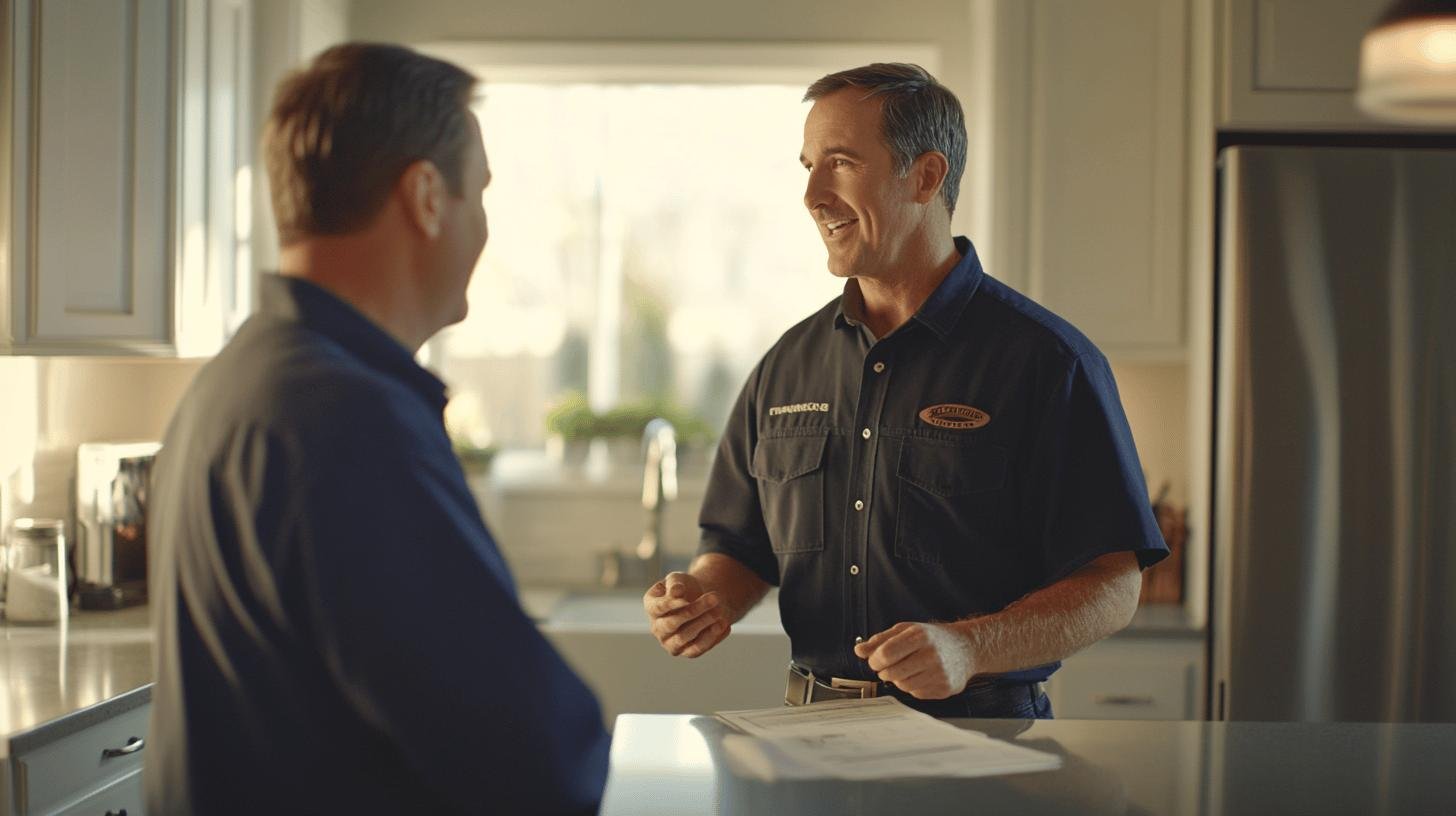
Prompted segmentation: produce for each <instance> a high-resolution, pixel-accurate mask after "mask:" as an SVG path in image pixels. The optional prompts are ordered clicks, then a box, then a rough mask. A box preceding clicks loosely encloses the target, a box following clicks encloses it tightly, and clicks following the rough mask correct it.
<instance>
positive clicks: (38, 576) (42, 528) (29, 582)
mask: <svg viewBox="0 0 1456 816" xmlns="http://www.w3.org/2000/svg"><path fill="white" fill-rule="evenodd" d="M5 562H6V570H5V619H6V620H8V621H10V622H11V623H56V622H59V621H63V620H65V619H66V612H67V610H68V608H69V604H68V603H67V601H66V525H65V523H64V522H62V521H61V520H59V519H38V518H22V519H16V520H15V523H14V524H13V525H11V527H10V537H9V542H8V544H7V546H6V548H5Z"/></svg>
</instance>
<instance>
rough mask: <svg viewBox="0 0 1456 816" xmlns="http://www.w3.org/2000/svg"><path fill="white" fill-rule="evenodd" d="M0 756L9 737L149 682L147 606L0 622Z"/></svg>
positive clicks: (149, 657)
mask: <svg viewBox="0 0 1456 816" xmlns="http://www.w3.org/2000/svg"><path fill="white" fill-rule="evenodd" d="M0 682H3V684H4V688H5V699H4V702H3V704H0V758H3V757H5V756H6V755H7V754H8V751H9V743H10V738H11V737H12V736H14V735H15V734H18V733H20V732H23V731H27V730H29V729H31V728H34V727H36V726H38V725H41V724H43V723H47V722H50V721H52V720H56V719H58V718H60V717H64V716H66V715H68V714H72V713H75V712H77V711H80V710H81V709H84V708H87V707H89V706H93V705H96V704H97V703H102V702H106V701H108V700H112V699H115V698H118V697H120V696H121V695H123V694H125V693H126V692H128V691H132V690H133V689H137V688H140V687H142V686H145V685H147V684H148V683H150V682H152V632H151V621H150V618H149V616H148V611H147V607H145V606H140V607H132V608H129V609H120V610H116V611H109V612H80V611H72V612H71V614H70V617H69V620H68V621H67V623H66V624H65V625H59V626H58V625H55V624H52V625H48V626H41V625H30V624H18V623H9V622H8V621H0Z"/></svg>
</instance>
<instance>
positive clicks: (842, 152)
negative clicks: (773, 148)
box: [799, 145, 864, 164]
mask: <svg viewBox="0 0 1456 816" xmlns="http://www.w3.org/2000/svg"><path fill="white" fill-rule="evenodd" d="M824 155H826V156H835V155H838V156H844V157H845V158H847V159H853V160H854V161H857V162H863V161H864V157H863V156H861V155H860V154H858V153H856V152H854V151H853V150H850V149H849V148H847V147H840V146H837V145H836V146H834V147H830V148H828V149H826V150H825V151H824ZM805 161H807V159H805V158H804V154H803V153H800V154H799V164H803V163H804V162H805Z"/></svg>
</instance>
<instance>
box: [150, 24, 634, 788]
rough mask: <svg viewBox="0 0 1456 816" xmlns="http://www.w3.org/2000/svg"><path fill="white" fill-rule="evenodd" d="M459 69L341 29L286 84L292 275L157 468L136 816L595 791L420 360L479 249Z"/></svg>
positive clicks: (586, 759)
mask: <svg viewBox="0 0 1456 816" xmlns="http://www.w3.org/2000/svg"><path fill="white" fill-rule="evenodd" d="M474 85H475V79H474V78H473V77H471V76H470V75H469V74H468V73H466V72H464V71H462V70H460V69H459V68H457V67H455V66H453V65H450V64H448V63H444V62H441V61H439V60H435V59H430V58H427V57H424V56H421V55H419V54H417V53H415V52H413V51H410V50H408V49H404V48H398V47H392V46H383V45H367V44H349V45H343V46H338V47H335V48H332V49H330V50H328V51H326V52H324V53H323V54H322V55H321V56H319V57H318V58H317V59H316V60H315V61H314V63H313V64H312V65H311V66H310V67H309V68H307V69H306V70H303V71H301V72H299V73H296V74H294V75H293V76H291V77H289V78H288V79H286V80H285V81H284V82H283V83H282V85H280V87H279V89H278V92H277V95H276V97H275V101H274V106H273V110H272V114H271V117H270V119H269V122H268V127H267V132H266V134H265V137H264V146H263V152H264V155H265V159H266V163H267V168H268V177H269V183H270V186H271V192H272V198H273V209H274V214H275V216H276V219H277V222H278V227H279V233H280V239H281V244H282V251H281V254H280V269H281V272H282V274H281V275H279V276H273V275H268V276H265V279H264V280H263V281H262V292H261V308H260V309H259V311H258V313H257V314H256V315H254V316H253V317H252V318H250V319H249V320H248V322H247V323H246V324H245V325H244V326H243V327H242V328H241V329H240V330H239V331H238V334H237V336H236V337H235V338H234V339H233V340H232V342H231V343H230V344H229V345H228V347H227V348H226V349H224V350H223V352H222V353H221V354H219V355H218V357H217V358H216V359H214V360H213V361H211V362H210V363H208V364H207V366H205V367H204V368H203V369H202V371H201V372H200V373H199V374H198V376H197V380H196V382H195V383H194V384H193V386H192V388H191V389H190V390H189V392H188V393H187V395H186V396H185V398H184V399H183V401H182V404H181V406H180V407H179V408H178V410H177V414H176V416H175V417H174V418H173V420H172V423H171V425H170V427H169V429H168V431H167V435H166V439H165V443H164V447H163V449H162V453H161V454H160V456H159V459H158V463H157V470H156V480H155V484H154V489H153V493H152V496H153V501H152V506H151V508H150V513H151V515H150V525H151V526H150V529H151V531H152V532H153V536H154V542H155V545H156V546H155V549H154V553H153V558H154V560H153V563H152V565H151V570H152V571H151V575H152V578H153V582H154V585H153V586H154V596H153V601H152V605H153V615H154V626H155V628H156V634H157V652H156V655H157V656H156V678H157V681H156V687H155V690H154V692H153V710H152V726H151V733H150V734H149V735H148V737H147V751H146V753H147V761H146V769H145V772H144V778H145V784H146V790H147V801H148V809H149V812H150V813H153V814H191V813H207V814H212V813H249V814H257V813H389V814H401V813H430V814H441V813H511V814H517V813H521V814H524V813H552V814H556V813H589V812H593V811H594V810H595V808H596V805H597V802H598V801H599V799H600V796H601V791H602V786H603V783H604V781H605V776H606V767H607V747H608V738H607V735H606V734H605V732H604V729H603V727H602V721H601V712H600V709H599V708H598V706H597V702H596V699H595V698H594V697H593V696H592V694H591V692H590V691H589V690H588V689H587V688H586V687H585V686H584V685H583V684H582V682H581V681H580V680H579V679H578V678H577V677H576V676H575V675H574V674H573V673H572V672H571V671H570V669H568V668H567V666H566V664H565V663H564V662H563V661H562V660H561V658H560V657H559V656H558V655H557V653H556V652H555V651H554V650H553V649H552V648H551V646H550V645H549V643H548V642H547V641H546V640H545V639H544V638H543V637H542V636H541V634H540V633H538V632H537V630H536V628H535V626H533V625H532V623H531V621H530V620H529V619H528V618H527V616H526V615H525V614H524V613H523V612H522V610H521V607H520V604H519V603H518V601H517V597H516V589H515V585H514V582H513V579H512V577H511V574H510V572H509V571H508V569H507V567H506V564H505V562H504V561H503V560H502V558H501V554H500V552H499V551H498V550H497V548H496V545H495V542H494V541H492V539H491V536H490V533H488V532H487V531H486V528H485V524H484V522H483V521H482V520H481V517H480V513H479V510H478V509H477V506H476V504H475V501H474V499H473V497H472V495H471V493H470V491H469V489H468V488H467V487H466V484H465V480H464V477H463V474H462V473H461V470H460V466H459V463H458V462H457V461H456V459H455V458H454V456H453V455H452V453H451V448H450V442H449V439H448V438H447V436H446V433H445V429H444V426H443V422H442V411H443V409H444V407H445V401H446V396H445V387H444V384H443V383H441V382H440V381H439V380H437V379H436V378H435V377H434V376H432V375H431V374H430V373H429V372H427V371H426V370H425V369H423V368H421V367H420V366H419V365H417V364H416V363H415V360H414V354H415V352H416V351H417V350H418V349H419V347H420V345H421V344H422V343H424V342H425V340H426V339H428V338H429V337H430V336H431V335H433V334H434V333H435V332H436V331H438V330H439V329H440V328H442V327H443V326H446V325H448V324H451V323H455V322H457V321H459V320H460V319H462V318H463V317H464V316H465V312H466V301H465V290H466V284H467V282H468V281H469V279H470V275H471V272H472V270H473V268H474V266H475V262H476V259H477V258H478V257H479V255H480V252H481V249H482V248H483V247H484V246H485V241H486V218H485V211H484V209H483V206H482V201H481V194H482V191H483V190H484V188H485V186H486V184H487V183H488V182H489V179H490V172H489V169H488V166H487V162H486V156H485V151H484V148H483V146H482V142H481V135H480V130H479V124H478V123H477V122H476V119H475V117H474V115H473V114H472V113H471V112H470V108H469V105H470V101H471V97H472V94H473V89H474Z"/></svg>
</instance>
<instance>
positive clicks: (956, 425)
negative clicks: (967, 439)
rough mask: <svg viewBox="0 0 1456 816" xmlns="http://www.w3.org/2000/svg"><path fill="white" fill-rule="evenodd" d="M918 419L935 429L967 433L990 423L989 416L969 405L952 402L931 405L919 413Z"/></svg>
mask: <svg viewBox="0 0 1456 816" xmlns="http://www.w3.org/2000/svg"><path fill="white" fill-rule="evenodd" d="M920 418H921V419H922V420H924V421H925V422H927V423H929V424H931V425H934V426H935V427H937V428H950V429H952V430H957V431H969V430H971V429H972V428H979V427H981V426H982V425H985V424H986V423H988V422H990V421H991V415H990V414H988V413H986V412H985V411H982V410H981V409H980V408H972V407H971V406H969V405H959V404H957V403H954V402H943V403H941V404H940V405H932V406H930V407H929V408H926V409H924V410H923V411H921V412H920Z"/></svg>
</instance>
